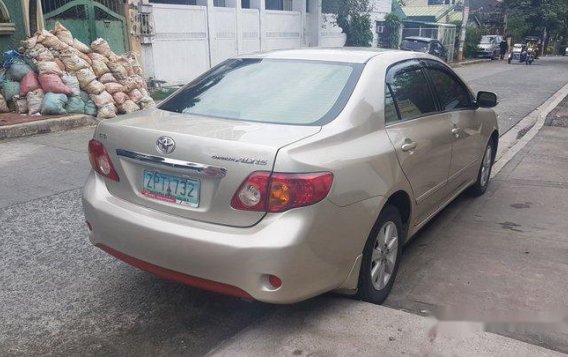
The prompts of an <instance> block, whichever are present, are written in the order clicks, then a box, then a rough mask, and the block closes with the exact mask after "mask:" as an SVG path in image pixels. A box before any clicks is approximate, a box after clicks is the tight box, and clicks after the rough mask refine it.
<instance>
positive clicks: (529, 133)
mask: <svg viewBox="0 0 568 357" xmlns="http://www.w3.org/2000/svg"><path fill="white" fill-rule="evenodd" d="M567 95H568V83H567V84H565V85H564V86H563V87H562V88H560V89H559V90H558V91H557V92H556V93H554V94H553V95H552V96H551V97H550V98H548V99H547V100H546V101H545V102H544V103H542V104H541V105H540V106H539V107H538V108H536V109H535V110H534V111H532V112H531V113H530V114H529V115H527V116H526V117H524V118H523V119H521V121H519V122H518V123H517V124H516V125H515V126H514V127H512V128H511V129H509V131H507V132H506V133H505V134H504V135H502V136H501V137H500V138H499V148H498V150H497V155H496V158H495V165H494V166H493V169H492V172H491V177H495V176H496V175H497V174H498V173H499V172H500V171H501V169H503V167H505V165H507V163H508V162H509V161H510V160H511V159H512V158H513V157H514V156H515V155H516V154H517V153H518V152H519V151H521V150H522V149H523V148H524V147H525V146H526V145H527V144H528V142H529V141H531V140H532V139H533V138H534V137H535V135H536V134H537V133H538V132H539V131H540V129H542V127H543V126H544V123H545V122H546V117H547V115H548V114H549V113H550V112H551V111H553V110H554V108H556V106H558V104H560V102H562V100H563V99H564V98H565V97H566V96H567ZM525 131H526V133H524V132H525Z"/></svg>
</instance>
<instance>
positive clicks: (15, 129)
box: [0, 114, 99, 140]
mask: <svg viewBox="0 0 568 357" xmlns="http://www.w3.org/2000/svg"><path fill="white" fill-rule="evenodd" d="M98 123H99V120H98V119H97V118H95V117H92V116H90V115H83V114H78V115H70V116H66V117H63V118H53V119H45V120H38V121H34V122H29V123H20V124H14V125H6V126H2V127H0V140H5V139H13V138H19V137H23V136H30V135H36V134H44V133H53V132H57V131H63V130H69V129H74V128H80V127H83V126H90V125H96V124H98Z"/></svg>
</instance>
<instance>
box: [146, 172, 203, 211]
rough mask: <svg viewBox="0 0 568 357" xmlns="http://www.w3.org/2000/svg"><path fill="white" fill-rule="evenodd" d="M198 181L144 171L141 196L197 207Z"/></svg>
mask: <svg viewBox="0 0 568 357" xmlns="http://www.w3.org/2000/svg"><path fill="white" fill-rule="evenodd" d="M200 184H201V183H200V182H199V180H192V179H188V178H183V177H179V176H174V175H167V174H163V173H161V172H155V171H146V170H144V187H143V188H142V194H143V195H144V196H146V197H150V198H153V199H155V200H159V201H165V202H170V203H177V204H180V205H184V206H189V207H199V189H200Z"/></svg>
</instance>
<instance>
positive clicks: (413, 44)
mask: <svg viewBox="0 0 568 357" xmlns="http://www.w3.org/2000/svg"><path fill="white" fill-rule="evenodd" d="M400 48H402V49H404V50H411V51H417V52H428V42H424V41H420V40H403V41H402V43H401V44H400Z"/></svg>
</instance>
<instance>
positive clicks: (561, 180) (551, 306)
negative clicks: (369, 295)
mask: <svg viewBox="0 0 568 357" xmlns="http://www.w3.org/2000/svg"><path fill="white" fill-rule="evenodd" d="M546 123H547V124H546V125H547V126H544V127H543V128H542V129H541V130H540V131H539V132H538V133H537V134H536V136H534V137H533V138H532V139H531V140H530V141H529V142H528V143H527V144H526V146H524V148H522V149H521V150H520V152H518V153H517V154H516V155H515V156H514V157H513V158H512V159H511V160H510V161H509V162H508V163H506V164H505V165H504V166H503V165H502V166H503V167H502V169H501V171H500V172H499V173H498V174H497V175H496V177H495V178H494V179H493V182H492V185H491V186H490V188H489V190H488V192H487V193H486V194H485V195H484V196H482V197H480V198H477V199H474V198H470V197H466V196H462V197H460V198H458V199H457V200H456V201H455V202H454V203H452V204H451V205H450V206H449V207H448V208H446V209H445V210H444V211H443V212H442V213H441V214H440V215H439V216H438V218H436V219H435V222H433V223H432V224H431V225H429V226H428V227H426V228H425V229H423V231H422V232H421V233H420V234H419V235H418V237H416V238H415V239H414V240H413V241H412V242H411V243H410V244H409V245H408V246H407V247H406V248H405V251H404V254H403V258H402V259H403V260H402V265H401V268H400V271H399V275H398V277H397V281H396V283H395V286H394V289H393V292H392V293H391V296H390V297H389V299H388V300H387V302H386V305H388V306H390V307H387V306H375V305H371V304H367V303H363V302H358V301H354V300H351V299H349V298H348V297H332V296H329V295H328V296H324V297H318V298H314V299H312V300H310V301H307V302H304V303H301V304H297V305H293V306H285V307H282V308H281V309H280V310H279V311H278V313H276V314H275V315H273V316H272V317H270V318H269V319H268V320H266V321H264V322H261V323H259V324H257V325H256V326H252V327H251V328H249V329H247V330H245V331H244V332H242V333H241V334H239V335H237V336H235V337H233V338H232V339H231V340H229V341H227V342H226V343H225V344H223V345H221V346H220V347H219V348H217V349H216V350H214V351H212V352H211V355H214V356H245V355H247V356H260V355H276V356H306V355H317V356H320V355H321V356H323V355H325V356H345V355H362V356H376V355H384V356H400V355H410V356H416V355H418V356H424V355H434V356H561V355H563V354H562V353H561V352H555V351H562V352H568V323H567V321H566V316H567V315H568V309H567V307H566V306H567V305H566V296H568V285H567V284H566V276H568V259H567V255H566V254H567V252H568V236H567V234H566V232H568V221H567V220H566V215H567V212H568V97H566V98H565V99H564V100H563V101H562V102H561V103H560V105H559V106H558V107H557V108H556V109H555V110H553V111H552V112H550V113H549V115H548V117H547V120H546ZM425 314H433V315H434V316H437V317H438V318H439V319H440V320H446V321H440V322H437V320H434V319H433V318H431V317H426V316H424V315H425ZM463 320H468V321H469V322H468V321H463ZM471 321H477V322H471ZM488 331H491V332H488ZM505 336H509V337H505ZM523 341H524V342H523Z"/></svg>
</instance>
